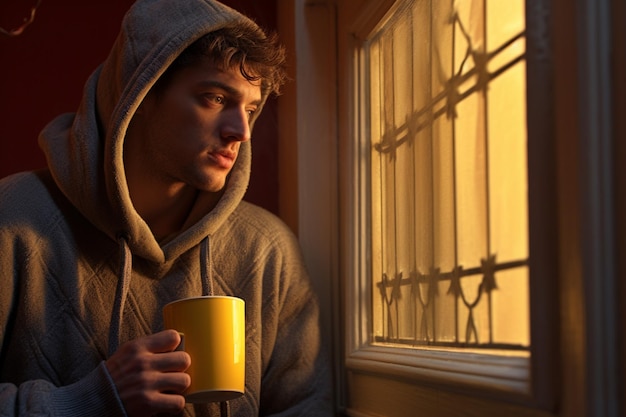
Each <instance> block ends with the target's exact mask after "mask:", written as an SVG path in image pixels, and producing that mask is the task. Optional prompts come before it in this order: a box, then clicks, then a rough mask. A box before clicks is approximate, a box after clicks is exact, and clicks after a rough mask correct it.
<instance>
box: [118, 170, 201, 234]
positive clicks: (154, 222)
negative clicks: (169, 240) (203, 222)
mask: <svg viewBox="0 0 626 417" xmlns="http://www.w3.org/2000/svg"><path fill="white" fill-rule="evenodd" d="M128 187H129V192H130V196H131V200H132V202H133V205H134V206H135V210H137V213H139V215H140V216H141V217H142V218H143V219H144V220H145V222H146V223H147V224H148V226H149V227H150V230H152V234H154V237H155V238H156V239H157V241H160V240H162V239H164V238H166V237H167V236H171V235H173V234H176V233H179V232H180V231H181V229H182V227H183V225H184V223H185V220H186V219H187V216H188V215H189V212H190V211H191V208H192V207H193V204H194V201H195V199H196V195H197V191H196V190H195V189H192V188H191V187H189V186H187V185H185V184H172V185H169V186H168V185H164V184H154V183H153V184H150V183H148V184H146V182H142V183H141V184H140V185H139V184H133V181H131V180H130V179H129V181H128Z"/></svg>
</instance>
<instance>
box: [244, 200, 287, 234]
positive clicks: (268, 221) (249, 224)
mask: <svg viewBox="0 0 626 417" xmlns="http://www.w3.org/2000/svg"><path fill="white" fill-rule="evenodd" d="M233 221H234V222H235V223H237V224H238V225H239V226H240V227H242V228H244V229H247V230H248V231H249V232H251V233H258V234H261V235H266V236H268V237H270V238H271V237H279V238H281V239H284V238H288V239H295V235H294V233H293V232H292V230H291V229H290V228H289V226H287V224H285V222H283V221H282V220H281V219H280V218H279V217H278V216H276V215H275V214H274V213H272V212H270V211H268V210H266V209H264V208H262V207H259V206H257V205H255V204H252V203H249V202H246V201H242V202H241V203H240V204H239V206H238V207H237V209H236V210H235V211H234V213H233Z"/></svg>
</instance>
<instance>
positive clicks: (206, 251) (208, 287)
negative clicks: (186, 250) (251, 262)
mask: <svg viewBox="0 0 626 417" xmlns="http://www.w3.org/2000/svg"><path fill="white" fill-rule="evenodd" d="M211 265H212V261H211V245H210V238H209V236H207V237H205V238H204V239H202V243H201V244H200V279H202V295H214V291H213V273H212V269H211ZM220 416H221V417H230V403H229V402H228V401H222V402H220Z"/></svg>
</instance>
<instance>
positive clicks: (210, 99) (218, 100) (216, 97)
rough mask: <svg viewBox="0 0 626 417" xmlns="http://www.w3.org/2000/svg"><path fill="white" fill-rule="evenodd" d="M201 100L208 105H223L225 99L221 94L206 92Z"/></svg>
mask: <svg viewBox="0 0 626 417" xmlns="http://www.w3.org/2000/svg"><path fill="white" fill-rule="evenodd" d="M202 101H203V102H205V103H206V104H208V105H220V106H222V105H224V104H225V103H226V99H225V98H224V96H223V95H221V94H215V93H206V94H203V95H202Z"/></svg>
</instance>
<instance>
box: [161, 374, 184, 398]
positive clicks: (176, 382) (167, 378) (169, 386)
mask: <svg viewBox="0 0 626 417" xmlns="http://www.w3.org/2000/svg"><path fill="white" fill-rule="evenodd" d="M190 385H191V377H190V376H189V375H188V374H186V373H184V372H171V373H166V374H163V375H161V377H160V378H159V381H158V384H157V386H156V387H155V388H156V389H157V390H158V391H159V392H161V393H165V394H172V393H173V394H182V393H183V392H184V391H185V390H186V389H187V388H189V386H190Z"/></svg>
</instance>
